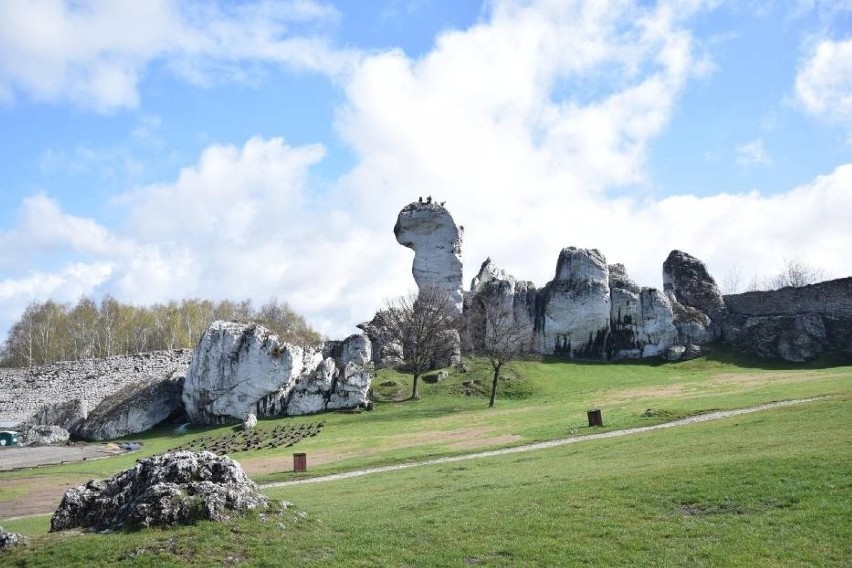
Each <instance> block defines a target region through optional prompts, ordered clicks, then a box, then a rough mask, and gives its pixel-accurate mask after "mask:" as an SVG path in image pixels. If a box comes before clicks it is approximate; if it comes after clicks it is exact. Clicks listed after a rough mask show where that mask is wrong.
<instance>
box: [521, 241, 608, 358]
mask: <svg viewBox="0 0 852 568" xmlns="http://www.w3.org/2000/svg"><path fill="white" fill-rule="evenodd" d="M542 292H543V294H542V297H541V299H540V302H539V313H538V318H537V322H536V324H537V325H536V328H537V331H538V334H539V340H540V350H541V352H542V353H547V354H557V355H565V356H569V357H585V358H596V359H602V358H605V356H606V338H607V334H608V332H609V320H610V313H611V302H610V295H609V267H608V266H607V263H606V258H605V257H604V256H603V255H602V254H601V253H600V251H598V250H597V249H579V248H576V247H568V248H564V249H562V252H561V253H560V254H559V260H558V261H557V263H556V275H555V277H554V279H553V280H552V281H550V283H548V285H547V286H545V288H544V289H543V291H542Z"/></svg>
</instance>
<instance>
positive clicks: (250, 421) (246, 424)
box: [243, 414, 257, 430]
mask: <svg viewBox="0 0 852 568" xmlns="http://www.w3.org/2000/svg"><path fill="white" fill-rule="evenodd" d="M256 426H257V416H255V415H254V414H249V415H248V416H246V419H245V420H243V430H251V429H253V428H255V427H256Z"/></svg>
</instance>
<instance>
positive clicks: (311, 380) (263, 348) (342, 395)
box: [183, 321, 372, 424]
mask: <svg viewBox="0 0 852 568" xmlns="http://www.w3.org/2000/svg"><path fill="white" fill-rule="evenodd" d="M371 358H372V355H371V348H370V342H369V339H367V338H366V337H365V336H363V335H355V336H351V337H349V338H347V339H346V340H344V341H343V342H329V344H328V345H327V346H325V347H324V348H323V347H319V348H314V347H299V346H296V345H291V344H289V343H284V342H281V341H280V340H279V339H278V336H276V335H274V334H272V333H270V332H269V331H268V330H267V329H265V328H263V327H262V326H257V325H248V324H240V323H234V322H223V321H217V322H214V323H212V324H211V325H210V327H209V328H208V329H207V331H206V332H205V333H204V335H203V336H202V338H201V341H200V342H199V344H198V347H197V349H196V352H195V356H194V357H193V359H192V363H191V364H190V367H189V371H188V373H187V376H186V381H185V382H184V389H183V403H184V406H185V408H186V412H187V415H188V417H189V420H190V421H191V422H195V423H199V424H221V423H227V422H236V421H242V420H243V419H244V418H245V417H246V416H247V415H248V414H254V415H255V416H258V417H268V416H280V415H284V414H306V413H311V412H320V411H322V410H326V409H330V408H342V407H355V406H358V405H361V404H366V403H367V402H368V391H369V385H370V381H371V380H372V373H371V372H370V371H369V370H367V369H365V368H364V366H363V365H365V364H367V363H368V362H369V361H370V360H371ZM350 366H351V368H350ZM356 375H358V378H357V379H356V378H355V376H356Z"/></svg>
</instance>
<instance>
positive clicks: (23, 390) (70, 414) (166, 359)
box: [0, 349, 192, 430]
mask: <svg viewBox="0 0 852 568" xmlns="http://www.w3.org/2000/svg"><path fill="white" fill-rule="evenodd" d="M191 356H192V351H190V350H189V349H177V350H173V351H154V352H150V353H139V354H136V355H127V356H114V357H106V358H103V359H86V360H80V361H62V362H59V363H52V364H50V365H43V366H39V367H31V368H27V369H6V368H0V423H4V422H5V423H6V425H7V426H12V425H15V424H20V423H21V422H27V423H28V424H47V425H55V426H61V427H62V428H65V429H66V430H72V429H73V427H74V426H75V424H76V423H77V422H78V421H81V420H84V419H85V418H86V417H87V416H88V414H89V412H90V411H91V410H92V409H94V408H95V407H97V406H98V405H99V404H100V402H101V401H102V400H103V399H104V398H106V397H108V396H110V395H112V394H114V393H116V392H118V391H120V390H122V389H123V388H124V387H126V386H128V385H132V384H137V383H142V382H146V381H153V380H163V379H166V378H167V377H169V376H174V377H176V376H184V374H185V373H186V368H187V367H188V366H189V360H190V357H191Z"/></svg>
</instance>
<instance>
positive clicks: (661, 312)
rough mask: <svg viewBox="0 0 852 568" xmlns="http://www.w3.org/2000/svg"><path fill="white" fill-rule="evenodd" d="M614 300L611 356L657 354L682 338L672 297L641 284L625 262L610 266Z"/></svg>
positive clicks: (612, 302)
mask: <svg viewBox="0 0 852 568" xmlns="http://www.w3.org/2000/svg"><path fill="white" fill-rule="evenodd" d="M609 288H610V300H611V312H610V335H609V337H608V339H607V357H608V358H609V359H633V358H639V357H655V356H660V355H663V354H665V353H666V350H667V349H668V348H669V347H670V346H672V345H673V344H674V343H675V342H676V341H677V338H678V331H677V328H676V327H675V325H674V314H673V312H672V306H671V303H670V302H669V300H668V298H667V297H666V295H665V294H663V293H662V292H661V291H659V290H657V289H656V288H640V287H639V286H637V285H636V284H635V283H634V282H633V281H632V280H631V279H630V278H629V277H628V276H627V271H626V270H625V268H624V265H622V264H612V265H610V266H609Z"/></svg>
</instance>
